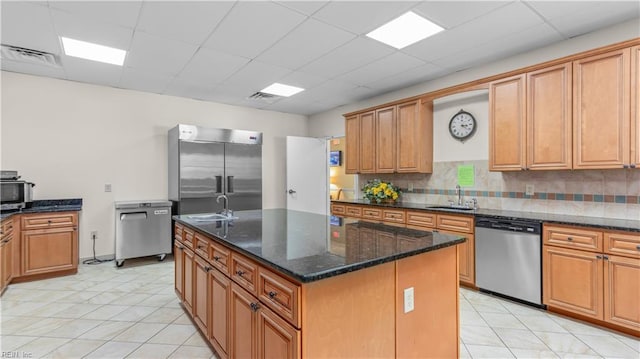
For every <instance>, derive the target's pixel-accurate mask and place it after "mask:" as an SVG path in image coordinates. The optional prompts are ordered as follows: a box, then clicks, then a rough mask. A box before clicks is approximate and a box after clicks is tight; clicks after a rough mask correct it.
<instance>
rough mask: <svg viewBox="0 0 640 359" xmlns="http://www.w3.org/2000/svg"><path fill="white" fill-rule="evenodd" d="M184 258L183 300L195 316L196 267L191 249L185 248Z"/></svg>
mask: <svg viewBox="0 0 640 359" xmlns="http://www.w3.org/2000/svg"><path fill="white" fill-rule="evenodd" d="M183 254H184V256H183V257H182V264H183V268H184V291H183V300H182V304H184V306H185V308H186V309H187V311H188V312H189V314H191V315H192V316H193V289H194V288H193V285H194V283H193V279H194V278H193V271H194V270H193V266H194V262H193V261H194V253H193V251H192V250H191V249H189V248H186V247H185V248H184V251H183Z"/></svg>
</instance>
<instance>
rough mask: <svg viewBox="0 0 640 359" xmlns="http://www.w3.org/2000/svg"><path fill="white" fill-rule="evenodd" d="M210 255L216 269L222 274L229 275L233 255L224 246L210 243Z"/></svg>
mask: <svg viewBox="0 0 640 359" xmlns="http://www.w3.org/2000/svg"><path fill="white" fill-rule="evenodd" d="M209 248H210V249H209V250H210V253H211V255H210V256H209V259H210V262H211V264H213V266H214V267H216V268H217V269H218V270H219V271H220V272H222V273H224V274H226V275H229V274H231V273H230V272H229V266H230V262H231V254H230V252H229V250H228V249H227V248H225V247H224V246H222V245H220V244H217V243H215V242H213V241H212V242H211V243H210V247H209Z"/></svg>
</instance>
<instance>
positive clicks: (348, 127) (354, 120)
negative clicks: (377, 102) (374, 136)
mask: <svg viewBox="0 0 640 359" xmlns="http://www.w3.org/2000/svg"><path fill="white" fill-rule="evenodd" d="M344 122H345V137H346V138H347V141H346V144H345V154H344V171H345V173H347V174H356V173H358V172H359V171H360V117H359V116H358V115H356V116H351V117H347V118H346V119H345V121H344Z"/></svg>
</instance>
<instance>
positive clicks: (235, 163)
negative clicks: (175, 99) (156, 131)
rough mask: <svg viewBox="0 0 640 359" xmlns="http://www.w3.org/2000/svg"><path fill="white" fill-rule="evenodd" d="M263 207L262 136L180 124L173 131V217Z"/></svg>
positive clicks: (171, 179)
mask: <svg viewBox="0 0 640 359" xmlns="http://www.w3.org/2000/svg"><path fill="white" fill-rule="evenodd" d="M220 195H226V196H227V198H228V207H229V208H230V209H232V210H248V209H261V208H262V133H261V132H253V131H243V130H228V129H214V128H205V127H200V126H191V125H178V126H176V127H174V128H172V129H171V130H169V200H171V201H173V202H174V214H193V213H208V212H220V211H222V210H223V203H218V202H216V198H218V196H220Z"/></svg>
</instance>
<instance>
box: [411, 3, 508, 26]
mask: <svg viewBox="0 0 640 359" xmlns="http://www.w3.org/2000/svg"><path fill="white" fill-rule="evenodd" d="M508 3H509V1H424V2H421V3H420V4H419V5H418V6H416V7H415V9H413V10H414V11H415V12H416V13H418V14H420V15H422V16H424V17H425V18H427V19H429V20H431V21H433V22H435V23H436V24H438V25H440V26H442V27H444V28H445V29H451V28H454V27H456V26H458V25H460V24H463V23H465V22H468V21H470V20H473V19H475V18H478V17H480V16H482V15H484V14H486V13H489V12H491V11H493V10H495V9H497V8H499V7H501V6H504V5H506V4H508Z"/></svg>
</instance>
